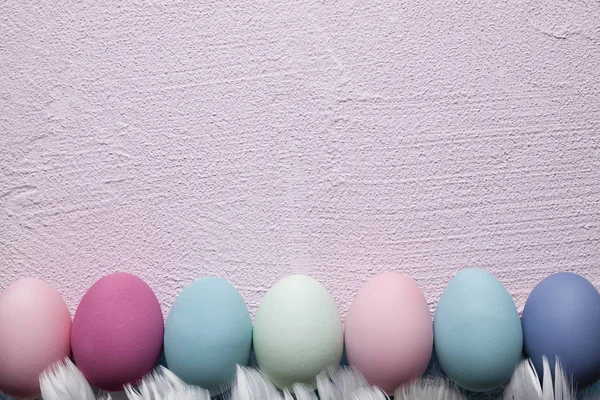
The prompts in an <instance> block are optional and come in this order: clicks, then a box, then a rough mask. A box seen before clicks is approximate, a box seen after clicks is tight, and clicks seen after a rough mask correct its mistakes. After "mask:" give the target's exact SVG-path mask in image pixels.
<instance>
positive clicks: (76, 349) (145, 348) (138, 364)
mask: <svg viewBox="0 0 600 400" xmlns="http://www.w3.org/2000/svg"><path fill="white" fill-rule="evenodd" d="M163 333H164V321H163V316H162V311H161V308H160V304H159V302H158V299H157V298H156V296H155V294H154V292H153V291H152V289H150V287H149V286H148V285H147V284H146V283H145V282H144V281H143V280H141V279H140V278H138V277H136V276H134V275H131V274H127V273H122V272H119V273H115V274H112V275H108V276H105V277H104V278H101V279H100V280H98V281H97V282H96V283H95V284H94V285H93V286H92V287H91V288H89V290H88V291H87V292H86V293H85V295H84V296H83V298H82V299H81V302H80V303H79V306H78V307H77V311H76V312H75V317H74V318H73V329H72V334H71V346H72V349H73V358H74V359H75V363H76V364H77V366H78V367H79V369H80V370H81V372H82V373H83V374H84V376H85V377H86V378H87V379H88V380H89V381H90V383H91V384H93V385H94V386H96V387H98V388H100V389H104V390H108V391H117V390H121V389H122V388H123V385H125V384H127V383H135V382H137V381H139V380H140V379H141V378H142V377H143V376H144V375H145V374H146V373H148V372H150V371H151V370H152V369H153V368H154V366H155V365H156V362H157V360H158V357H159V356H160V351H161V348H162V342H163Z"/></svg>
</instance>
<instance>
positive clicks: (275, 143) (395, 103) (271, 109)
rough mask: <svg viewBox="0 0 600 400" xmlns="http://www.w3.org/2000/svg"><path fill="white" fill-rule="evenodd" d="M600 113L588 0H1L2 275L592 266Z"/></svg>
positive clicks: (510, 283) (74, 283)
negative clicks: (35, 0) (220, 0)
mask: <svg viewBox="0 0 600 400" xmlns="http://www.w3.org/2000/svg"><path fill="white" fill-rule="evenodd" d="M599 121H600V3H599V2H598V1H596V0H578V1H565V0H533V1H522V0H514V1H513V0H508V1H499V0H472V1H471V0H469V1H464V0H450V1H448V0H443V1H441V0H440V1H431V0H427V1H425V0H423V1H420V0H418V1H404V2H401V1H393V2H392V1H335V0H327V1H319V0H299V1H290V0H278V1H227V2H214V1H175V0H165V1H160V0H149V1H128V2H121V1H116V0H110V1H85V2H80V1H77V2H75V1H60V2H55V1H52V2H51V1H40V2H23V1H18V0H8V1H3V2H1V4H0V155H1V157H0V263H1V267H0V289H3V288H5V287H6V286H7V285H8V284H10V283H11V282H12V281H14V280H16V279H18V278H20V277H24V276H30V275H32V276H36V277H40V278H43V279H46V280H47V281H49V282H50V283H52V284H53V285H54V286H55V287H56V288H57V289H59V290H60V292H61V293H62V294H63V295H64V297H65V299H66V300H67V302H68V304H69V306H70V307H71V311H74V310H75V307H76V305H77V304H78V302H79V300H80V299H81V297H82V295H83V293H84V292H85V290H86V289H87V288H88V287H89V286H90V285H92V284H93V283H94V281H96V280H97V279H98V278H100V277H102V276H103V275H105V274H108V273H111V272H114V271H117V270H124V271H129V272H132V273H135V274H138V275H139V276H141V277H142V278H143V279H144V280H146V281H147V282H148V283H149V284H150V285H151V286H152V288H153V289H154V290H155V291H156V294H157V295H158V297H159V299H160V301H161V303H162V306H163V311H164V312H165V313H166V312H167V311H168V309H169V307H170V305H171V304H172V302H173V300H174V298H175V296H176V295H177V294H178V293H179V292H180V290H181V289H182V288H183V287H185V286H186V285H187V284H189V283H190V282H191V281H192V280H194V279H195V278H197V277H200V276H203V275H209V274H211V275H219V276H222V277H224V278H227V279H229V280H230V281H231V282H232V283H233V284H235V286H236V287H237V288H238V289H239V290H240V292H241V294H242V295H243V296H244V298H245V299H246V300H247V303H248V305H249V307H250V310H251V311H252V312H254V310H255V309H256V307H257V304H258V302H259V301H260V299H261V296H262V295H263V294H264V292H265V291H266V290H267V289H268V288H269V287H270V286H271V285H272V284H273V283H274V282H276V281H277V280H278V279H280V278H281V277H283V276H285V275H287V274H291V273H296V272H303V273H310V274H312V275H313V276H314V277H316V278H318V279H319V280H321V281H322V282H323V283H324V284H325V285H326V286H327V287H328V288H329V289H330V291H331V292H332V293H333V295H334V296H335V298H336V300H337V302H338V304H339V306H340V308H341V310H342V312H343V314H345V312H346V310H347V308H348V306H349V303H350V301H351V300H352V297H353V295H354V293H355V292H356V290H357V289H358V288H359V287H360V285H361V284H362V283H363V282H364V281H365V280H366V279H367V278H369V277H370V276H372V275H373V274H375V273H377V272H380V271H386V270H397V271H404V272H406V273H407V274H410V275H411V276H412V277H414V278H415V279H417V281H418V283H419V285H420V286H421V288H422V289H423V290H424V292H425V295H426V297H427V299H428V300H429V302H430V308H431V310H432V311H433V309H434V307H435V303H436V302H437V299H438V297H439V295H440V293H441V291H442V290H443V288H444V286H445V284H446V283H447V281H448V280H449V279H450V278H451V277H452V276H453V275H454V274H455V273H456V272H457V271H458V270H459V269H460V268H464V267H473V266H477V267H483V268H487V269H488V270H490V271H492V272H493V273H495V274H496V275H497V276H498V277H499V278H500V279H501V280H502V281H503V282H504V283H505V285H506V287H507V288H508V290H509V291H510V292H511V294H512V295H513V296H514V298H515V301H516V302H517V305H518V306H522V304H523V303H524V300H525V299H526V296H527V295H528V293H529V292H530V291H531V289H532V288H533V286H534V285H535V284H536V282H538V281H539V280H540V279H542V278H543V277H545V276H546V275H548V274H550V273H552V272H556V271H565V270H566V271H575V272H578V273H581V274H583V275H585V276H586V277H588V278H589V279H590V280H592V282H594V284H595V285H596V286H597V287H598V286H600V218H599V217H600V129H599V128H600V122H599Z"/></svg>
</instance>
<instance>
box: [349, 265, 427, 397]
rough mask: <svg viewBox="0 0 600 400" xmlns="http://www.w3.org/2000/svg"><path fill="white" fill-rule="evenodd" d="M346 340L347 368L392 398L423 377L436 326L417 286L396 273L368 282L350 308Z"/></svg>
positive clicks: (404, 276)
mask: <svg viewBox="0 0 600 400" xmlns="http://www.w3.org/2000/svg"><path fill="white" fill-rule="evenodd" d="M344 339H345V346H346V356H347V358H348V364H350V365H351V366H353V367H355V368H357V369H358V370H359V371H360V372H361V373H362V374H363V376H364V377H365V379H366V380H367V381H368V382H369V384H371V385H373V386H377V387H379V388H381V389H382V390H384V391H385V392H386V393H387V394H390V395H392V394H393V392H394V390H395V389H396V388H398V387H400V386H402V385H405V384H408V383H411V382H413V381H414V380H416V379H418V378H419V377H421V376H422V375H423V374H424V373H425V371H426V369H427V366H428V365H429V360H430V358H431V353H432V351H433V323H432V319H431V313H430V311H429V307H428V305H427V302H426V300H425V296H424V295H423V292H422V291H421V289H419V287H418V286H417V283H416V282H415V281H414V280H413V279H411V278H409V277H407V276H406V275H403V274H400V273H396V272H386V273H383V274H380V275H377V276H375V277H373V278H372V279H371V280H369V281H368V282H367V283H366V284H365V285H364V286H362V287H361V288H360V290H359V291H358V293H357V294H356V297H355V298H354V301H353V302H352V304H351V306H350V309H349V310H348V315H347V318H346V326H345V332H344Z"/></svg>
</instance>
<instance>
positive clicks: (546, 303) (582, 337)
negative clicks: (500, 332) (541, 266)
mask: <svg viewBox="0 0 600 400" xmlns="http://www.w3.org/2000/svg"><path fill="white" fill-rule="evenodd" d="M522 324H523V339H524V345H525V353H526V354H527V356H528V357H529V358H531V360H532V361H533V364H534V366H535V368H536V370H537V372H538V374H540V375H541V374H542V356H544V355H545V356H546V357H547V358H548V360H549V361H550V366H551V369H552V371H553V372H554V366H555V360H556V357H558V360H559V361H560V363H561V365H562V367H563V369H564V370H565V372H566V374H567V376H571V377H572V378H573V381H574V383H575V384H577V386H578V387H579V388H585V387H586V386H589V385H591V384H592V383H594V382H595V381H596V380H598V379H600V293H598V290H596V288H595V287H594V285H592V284H591V283H590V282H589V281H588V280H586V279H585V278H584V277H582V276H580V275H577V274H573V273H568V272H561V273H557V274H553V275H550V276H549V277H547V278H546V279H544V280H542V281H541V282H539V283H538V284H537V285H536V287H535V288H534V289H533V291H532V292H531V294H530V295H529V298H528V299H527V302H526V303H525V307H524V308H523V317H522Z"/></svg>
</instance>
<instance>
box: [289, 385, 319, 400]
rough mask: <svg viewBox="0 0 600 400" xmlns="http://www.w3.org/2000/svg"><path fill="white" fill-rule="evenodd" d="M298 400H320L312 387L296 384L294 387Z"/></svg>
mask: <svg viewBox="0 0 600 400" xmlns="http://www.w3.org/2000/svg"><path fill="white" fill-rule="evenodd" d="M292 388H293V390H294V395H295V396H296V400H318V398H317V395H316V394H315V391H314V390H313V388H312V387H310V386H308V385H304V384H301V383H295V384H294V385H293V386H292Z"/></svg>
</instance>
